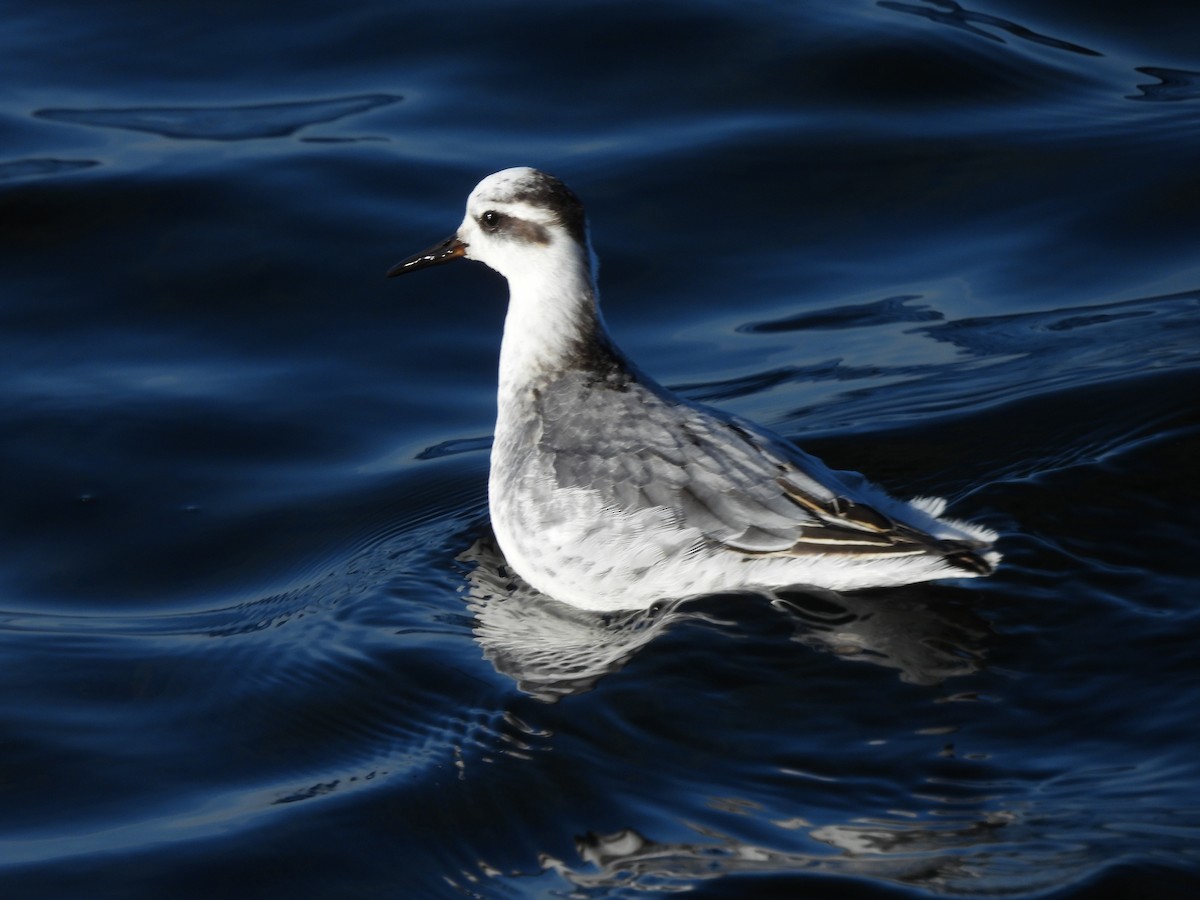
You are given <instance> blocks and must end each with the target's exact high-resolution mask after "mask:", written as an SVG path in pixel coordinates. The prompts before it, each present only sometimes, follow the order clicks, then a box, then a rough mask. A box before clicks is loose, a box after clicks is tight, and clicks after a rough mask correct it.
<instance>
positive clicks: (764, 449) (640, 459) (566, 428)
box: [541, 383, 940, 555]
mask: <svg viewBox="0 0 1200 900" xmlns="http://www.w3.org/2000/svg"><path fill="white" fill-rule="evenodd" d="M571 387H575V388H576V390H566V389H564V386H563V385H561V384H560V385H556V389H555V390H553V391H547V392H546V394H545V395H544V397H546V398H547V402H546V406H545V407H544V408H543V410H542V414H543V416H545V417H546V420H547V421H548V422H551V423H553V426H554V427H552V428H548V429H547V430H546V432H545V433H546V434H553V435H554V440H553V445H552V446H551V445H548V444H547V442H545V441H543V444H542V448H541V449H542V450H543V452H545V453H546V457H547V458H548V459H551V460H552V464H553V478H554V480H555V482H556V483H557V484H559V485H560V486H562V487H572V488H585V489H587V490H591V491H594V492H596V493H597V494H599V496H600V499H601V501H602V503H604V504H605V505H609V506H611V507H613V508H616V509H620V510H624V511H627V512H631V511H635V510H637V509H640V508H645V507H662V508H665V509H668V510H670V511H672V512H673V513H674V514H675V515H677V516H678V518H679V520H680V521H685V522H687V523H688V524H689V525H691V526H693V527H695V528H696V529H698V530H699V531H700V532H701V533H702V534H703V537H704V539H705V540H706V541H707V542H709V543H710V544H712V545H717V546H723V547H726V548H728V549H730V550H732V551H737V552H741V553H748V554H780V555H791V554H813V553H822V554H833V553H841V554H854V555H860V554H872V555H910V554H917V553H927V552H937V550H936V549H935V548H937V546H938V544H939V543H940V542H938V541H937V540H936V539H934V538H931V537H929V536H928V535H926V534H924V533H923V532H921V531H919V530H917V529H915V528H912V527H910V526H906V525H904V524H901V523H898V522H896V521H894V520H893V519H892V518H890V517H889V516H887V515H885V514H883V513H881V512H879V511H878V510H877V509H875V508H873V507H872V506H871V505H869V504H867V503H865V502H863V501H862V499H861V498H859V499H856V495H857V491H856V490H855V486H854V485H853V484H850V483H848V482H847V481H846V480H845V479H843V477H842V476H840V475H839V474H838V473H834V472H832V471H830V470H828V469H826V468H825V467H824V466H823V465H822V464H821V463H820V462H818V461H817V460H815V459H813V458H812V457H809V456H808V455H807V454H805V453H803V452H802V451H800V450H799V449H797V448H796V447H795V446H794V445H792V444H791V443H789V442H787V441H785V440H783V439H782V438H780V437H777V436H776V435H773V434H771V433H770V432H767V431H765V430H763V429H760V428H758V427H757V426H754V425H752V424H751V423H749V422H745V421H743V420H740V419H738V418H736V417H732V416H726V415H724V414H722V413H719V412H717V411H715V410H710V409H708V408H706V407H702V406H698V405H692V404H681V403H680V402H679V401H678V400H677V399H676V398H674V397H670V396H665V395H662V394H659V393H657V392H655V391H652V390H650V389H648V388H645V387H644V386H643V385H639V384H636V383H635V384H631V385H627V386H626V387H625V389H623V390H620V391H616V390H611V391H605V394H604V413H605V414H604V416H603V417H602V419H601V418H600V417H597V416H594V415H591V414H589V413H588V412H587V409H588V406H589V404H588V402H587V401H588V399H589V398H588V397H587V396H586V394H587V392H588V391H590V390H594V388H589V387H588V386H586V385H582V384H581V385H573V386H571Z"/></svg>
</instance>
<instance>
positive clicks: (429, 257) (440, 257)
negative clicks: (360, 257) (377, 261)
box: [387, 235, 467, 278]
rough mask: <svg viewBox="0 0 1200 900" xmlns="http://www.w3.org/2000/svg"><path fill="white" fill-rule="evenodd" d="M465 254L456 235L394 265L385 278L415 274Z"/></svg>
mask: <svg viewBox="0 0 1200 900" xmlns="http://www.w3.org/2000/svg"><path fill="white" fill-rule="evenodd" d="M466 252H467V245H466V244H464V243H463V242H462V241H460V240H459V239H458V235H451V236H450V237H448V238H446V240H444V241H442V242H441V243H440V244H435V245H434V246H432V247H430V248H429V249H428V250H425V251H423V252H421V253H418V254H417V255H416V256H410V257H409V258H408V259H406V260H404V261H403V262H398V263H396V264H395V265H394V266H392V267H391V268H390V269H388V270H387V277H388V278H393V277H395V276H396V275H403V274H404V273H405V272H415V271H417V269H424V268H427V267H429V266H439V265H441V264H442V263H448V262H453V261H454V260H456V259H458V258H459V257H461V256H462V255H463V254H464V253H466Z"/></svg>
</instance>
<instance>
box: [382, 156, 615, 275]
mask: <svg viewBox="0 0 1200 900" xmlns="http://www.w3.org/2000/svg"><path fill="white" fill-rule="evenodd" d="M459 258H466V259H476V260H479V261H480V262H482V263H484V264H485V265H487V266H489V267H490V268H492V269H495V270H496V271H497V272H499V273H500V274H501V275H503V276H504V277H505V278H507V279H508V280H509V283H510V284H512V285H513V287H514V289H515V288H517V287H518V285H519V283H520V282H521V281H522V280H524V279H527V278H535V279H536V278H537V277H538V276H539V274H540V275H542V276H543V277H544V276H546V275H552V274H555V273H557V274H559V275H561V274H565V273H564V272H563V270H565V269H571V268H582V269H583V270H584V272H590V271H591V269H592V268H593V260H592V253H591V247H590V245H589V242H588V234H587V222H586V219H585V216H584V211H583V204H582V203H581V202H580V201H579V198H578V197H576V196H575V194H574V193H573V192H572V191H571V189H570V188H568V187H567V186H566V185H565V184H563V183H562V182H561V181H559V180H558V179H557V178H555V177H554V176H553V175H547V174H546V173H545V172H539V171H538V170H537V169H531V168H528V167H526V166H521V167H517V168H513V169H504V170H502V171H500V172H496V173H495V174H493V175H489V176H488V177H487V178H485V179H483V181H481V182H479V184H477V185H476V186H475V190H473V191H471V196H470V197H468V198H467V212H466V215H465V216H464V217H463V221H462V224H461V225H459V227H458V231H457V232H455V234H454V235H453V236H452V237H450V238H449V239H447V240H445V241H443V242H442V243H440V244H437V245H435V246H433V247H431V248H429V249H428V250H426V251H424V252H422V253H418V254H416V255H415V256H412V257H410V258H408V259H406V260H404V261H403V262H400V263H398V264H396V265H395V266H393V267H392V268H391V269H390V270H389V271H388V275H401V274H403V273H405V272H411V271H414V270H416V269H423V268H426V267H427V266H433V265H437V264H439V263H443V262H450V261H451V260H454V259H459Z"/></svg>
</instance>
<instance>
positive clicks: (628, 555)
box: [490, 476, 703, 610]
mask: <svg viewBox="0 0 1200 900" xmlns="http://www.w3.org/2000/svg"><path fill="white" fill-rule="evenodd" d="M530 482H531V478H530V476H526V477H525V478H522V479H517V480H515V481H514V482H512V483H509V484H508V485H504V484H497V483H496V482H495V481H493V484H492V489H491V497H490V505H491V513H492V527H493V529H494V531H495V534H496V540H497V542H498V543H499V544H500V548H501V549H502V550H503V551H504V555H505V557H506V559H507V560H508V562H509V564H510V565H511V566H512V567H513V569H514V570H515V571H516V572H517V573H518V574H519V575H521V577H523V578H524V579H525V580H526V581H527V582H529V583H530V584H531V585H532V586H533V587H535V588H537V589H538V590H539V591H542V592H543V593H545V594H549V595H550V596H551V597H554V598H555V599H557V600H561V601H564V602H566V603H570V604H573V605H575V606H579V607H582V608H584V609H594V610H613V609H632V608H641V607H645V606H648V605H649V604H650V603H652V602H654V601H655V600H659V599H662V598H664V597H671V596H686V595H687V594H689V593H696V592H697V591H695V590H691V591H689V590H688V589H687V588H688V585H687V584H686V582H687V581H688V580H689V579H687V578H686V577H685V578H684V579H683V580H684V582H685V584H680V582H679V578H680V573H679V566H678V563H679V562H680V561H681V560H687V559H689V558H694V557H695V555H696V553H697V551H698V549H699V548H700V546H701V545H702V540H703V538H702V535H701V534H700V532H699V530H697V529H694V528H688V527H686V526H683V525H682V524H681V523H680V522H679V521H677V517H676V516H675V515H674V514H673V513H671V512H670V511H669V510H667V509H664V508H662V507H652V508H645V509H641V510H638V511H636V512H626V511H624V510H619V509H614V508H612V507H609V506H605V505H604V504H603V502H602V501H601V499H600V497H599V495H598V494H597V493H596V492H594V491H589V490H586V489H583V488H556V487H551V486H549V485H547V484H546V483H545V482H544V481H543V482H541V483H539V484H531V483H530Z"/></svg>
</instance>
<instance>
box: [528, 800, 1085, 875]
mask: <svg viewBox="0 0 1200 900" xmlns="http://www.w3.org/2000/svg"><path fill="white" fill-rule="evenodd" d="M1016 822H1017V817H1016V816H1014V815H1013V814H1012V813H1009V812H1003V811H994V812H991V813H987V814H982V815H979V816H978V817H976V818H975V820H974V821H962V822H958V823H955V824H954V825H947V824H945V823H940V824H939V823H920V822H917V823H913V822H896V823H878V824H875V825H860V824H853V825H846V826H843V825H826V826H823V827H821V828H816V829H812V830H811V831H809V836H810V837H811V838H812V842H811V843H812V848H811V850H809V851H808V852H805V851H796V850H778V849H772V848H770V847H766V846H760V845H756V844H750V843H746V842H743V841H739V840H737V839H736V838H733V837H731V836H729V835H724V834H720V833H718V832H715V831H712V830H711V829H702V828H697V829H696V831H697V840H696V841H695V842H694V843H659V842H656V841H653V840H650V839H648V838H646V837H645V836H643V835H642V834H640V833H638V832H637V831H635V830H633V829H624V830H622V831H618V832H615V833H612V834H606V835H597V834H592V833H589V834H586V835H584V836H582V837H580V838H578V839H577V841H576V849H577V851H578V852H579V855H580V858H581V859H582V860H583V861H584V862H586V863H588V864H589V869H590V870H585V871H579V870H576V869H572V868H571V867H570V866H568V865H567V864H565V863H564V862H562V861H561V860H558V859H554V858H552V857H544V858H543V866H544V867H545V868H546V869H548V870H552V871H555V872H557V873H558V874H559V875H561V876H562V877H563V878H565V879H567V880H568V881H569V882H571V883H572V884H574V885H576V886H577V887H580V888H583V889H585V890H596V889H599V888H607V889H613V888H634V889H642V890H654V891H670V892H676V891H684V890H690V889H692V888H694V887H695V886H696V883H697V882H699V881H706V880H710V879H714V878H721V877H724V876H728V875H783V874H789V875H791V874H795V873H797V872H806V873H810V874H822V875H833V876H850V877H858V878H869V879H872V880H880V881H884V882H890V883H892V884H897V885H903V886H907V887H920V888H924V889H926V890H929V891H931V892H933V893H936V894H1008V893H1014V892H1015V891H1016V890H1021V891H1022V892H1023V891H1024V890H1025V889H1029V888H1032V887H1038V886H1042V885H1050V884H1054V883H1056V882H1055V881H1054V878H1055V877H1061V875H1062V872H1061V870H1060V869H1059V868H1058V867H1059V866H1061V865H1062V864H1063V861H1062V860H1055V859H1047V860H1045V862H1046V863H1047V871H1046V872H1045V873H1042V872H1037V873H1034V872H1030V871H1019V870H1018V871H1007V870H1006V866H1005V865H1004V862H1005V857H1007V856H1009V855H1010V854H1011V850H1010V848H1009V847H1008V845H1007V844H1006V843H1005V842H1006V839H1007V837H1008V828H1009V827H1010V826H1012V825H1013V824H1014V823H1016ZM1017 868H1018V869H1019V867H1017ZM992 869H994V870H995V871H994V872H993V871H990V870H992ZM985 872H986V873H987V874H986V875H985V874H984V873H985ZM1039 876H1040V877H1039Z"/></svg>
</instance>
